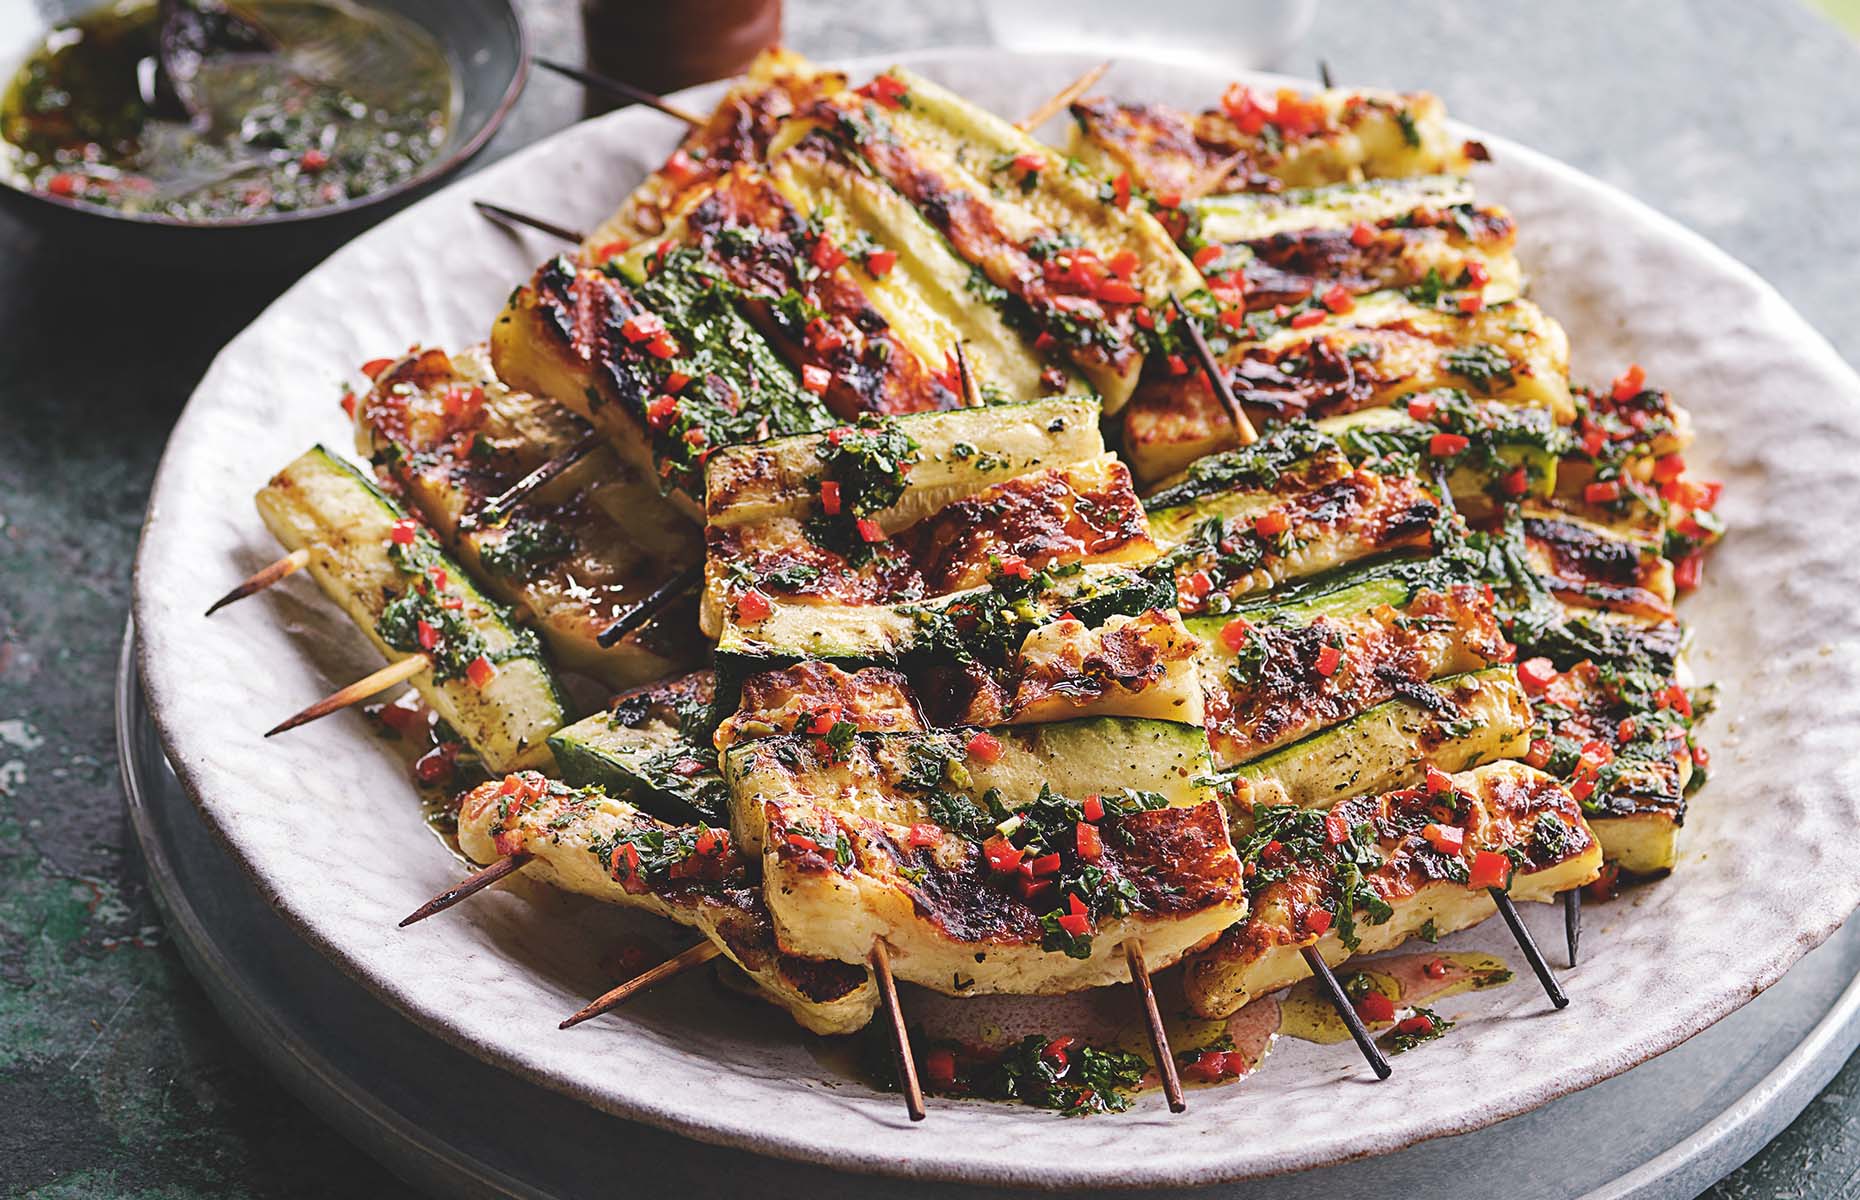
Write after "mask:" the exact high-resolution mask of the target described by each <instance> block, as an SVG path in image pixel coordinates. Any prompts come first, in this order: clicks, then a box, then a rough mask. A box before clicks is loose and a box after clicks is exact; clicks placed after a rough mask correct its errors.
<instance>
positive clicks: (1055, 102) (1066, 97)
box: [1014, 58, 1111, 133]
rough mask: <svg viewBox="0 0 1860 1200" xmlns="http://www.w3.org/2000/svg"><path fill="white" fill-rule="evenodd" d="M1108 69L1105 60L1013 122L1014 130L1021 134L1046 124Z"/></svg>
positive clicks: (1109, 63)
mask: <svg viewBox="0 0 1860 1200" xmlns="http://www.w3.org/2000/svg"><path fill="white" fill-rule="evenodd" d="M1110 69H1111V60H1110V59H1108V58H1107V59H1105V60H1104V61H1103V62H1101V63H1099V64H1098V65H1097V66H1095V67H1093V68H1092V69H1091V70H1089V71H1087V72H1085V73H1084V74H1083V75H1081V76H1079V77H1078V78H1077V79H1074V80H1073V81H1072V82H1071V83H1068V84H1067V85H1066V86H1065V87H1062V88H1060V89H1059V90H1058V91H1057V92H1055V93H1053V96H1052V98H1051V99H1050V100H1048V101H1047V102H1046V103H1045V104H1042V105H1040V107H1038V108H1036V109H1034V110H1033V111H1032V112H1030V113H1028V114H1027V115H1026V116H1025V117H1022V118H1021V119H1020V120H1018V121H1016V122H1014V128H1016V129H1018V130H1020V131H1021V132H1022V133H1026V132H1027V131H1028V130H1032V129H1038V128H1039V127H1040V126H1042V125H1044V124H1046V122H1047V121H1048V120H1049V119H1051V118H1052V116H1053V114H1055V113H1057V112H1058V111H1059V110H1060V109H1062V108H1064V107H1066V106H1067V105H1069V104H1071V103H1072V102H1073V101H1074V100H1077V99H1078V98H1079V97H1080V96H1083V95H1084V94H1085V89H1086V88H1089V87H1090V86H1091V85H1092V84H1094V83H1097V82H1098V81H1099V80H1100V79H1103V78H1104V73H1105V72H1106V71H1108V70H1110Z"/></svg>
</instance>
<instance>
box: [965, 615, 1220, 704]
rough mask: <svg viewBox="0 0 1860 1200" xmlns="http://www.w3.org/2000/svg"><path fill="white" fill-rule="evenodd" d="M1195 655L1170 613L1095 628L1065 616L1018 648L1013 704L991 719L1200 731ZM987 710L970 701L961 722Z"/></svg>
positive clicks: (1113, 619)
mask: <svg viewBox="0 0 1860 1200" xmlns="http://www.w3.org/2000/svg"><path fill="white" fill-rule="evenodd" d="M1198 649H1199V643H1198V642H1197V641H1196V640H1195V637H1194V635H1192V634H1190V633H1189V632H1188V629H1187V627H1186V626H1185V625H1184V624H1183V623H1182V618H1181V616H1180V614H1178V613H1176V612H1175V611H1174V610H1166V609H1157V608H1152V609H1149V610H1147V611H1144V612H1140V613H1137V614H1135V615H1134V616H1124V615H1116V616H1110V617H1106V618H1105V620H1104V622H1103V623H1102V624H1101V625H1099V626H1098V627H1096V628H1093V627H1091V626H1088V625H1086V624H1085V622H1083V621H1081V620H1079V619H1078V618H1076V617H1068V616H1063V615H1062V616H1061V617H1060V618H1059V619H1058V620H1057V621H1054V622H1052V623H1051V624H1048V625H1043V626H1040V627H1039V628H1037V629H1035V630H1034V631H1033V632H1032V633H1029V634H1028V635H1027V637H1026V640H1024V641H1023V642H1021V644H1020V650H1019V652H1018V653H1017V654H1016V655H1015V659H1014V669H1013V682H1014V691H1013V698H1012V699H1011V700H1010V701H1009V704H1008V707H1007V708H1006V709H1004V710H1002V711H1000V712H999V713H990V714H988V715H990V716H991V717H994V718H995V719H998V720H1004V721H1008V722H1011V723H1013V724H1016V725H1025V724H1034V723H1038V722H1041V721H1064V720H1069V719H1070V718H1073V717H1077V716H1082V715H1084V714H1086V713H1090V714H1092V715H1094V716H1128V717H1150V718H1157V719H1163V720H1170V721H1182V722H1186V723H1188V724H1190V725H1200V724H1201V723H1202V721H1203V720H1204V713H1205V705H1204V701H1203V698H1202V692H1201V683H1200V679H1199V677H1198V675H1197V672H1196V670H1195V662H1196V657H1195V656H1196V651H1197V650H1198ZM985 704H986V700H978V701H977V702H974V703H972V704H971V709H970V711H969V712H967V713H964V714H963V717H964V719H965V720H967V719H969V718H972V717H976V716H979V715H981V712H980V711H979V710H981V709H982V707H983V705H985Z"/></svg>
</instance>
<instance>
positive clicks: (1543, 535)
mask: <svg viewBox="0 0 1860 1200" xmlns="http://www.w3.org/2000/svg"><path fill="white" fill-rule="evenodd" d="M1521 508H1522V512H1521V523H1522V533H1523V540H1524V546H1525V557H1526V560H1527V561H1528V562H1529V563H1530V565H1531V567H1532V569H1533V570H1535V571H1536V573H1537V577H1538V579H1539V580H1540V581H1541V582H1542V583H1543V585H1544V586H1545V587H1547V588H1548V589H1549V590H1550V594H1551V595H1553V596H1555V597H1556V598H1557V600H1559V601H1561V602H1562V603H1563V604H1565V605H1568V606H1573V607H1577V608H1598V609H1604V610H1606V611H1609V612H1617V613H1623V614H1627V615H1629V616H1633V617H1637V618H1642V619H1646V620H1653V621H1658V620H1664V619H1668V618H1670V617H1671V616H1672V615H1673V565H1672V564H1671V563H1670V562H1668V561H1667V560H1666V559H1665V558H1664V557H1663V556H1662V555H1661V553H1660V551H1661V549H1662V548H1663V546H1664V539H1663V533H1664V531H1663V530H1662V529H1660V528H1659V527H1658V526H1657V525H1656V526H1655V527H1654V528H1652V529H1644V528H1643V529H1640V530H1635V529H1634V528H1633V527H1632V526H1631V525H1626V524H1622V525H1616V526H1613V527H1611V526H1609V525H1607V524H1603V523H1600V522H1597V521H1592V520H1585V519H1584V518H1582V517H1580V516H1577V515H1575V514H1573V513H1568V512H1564V511H1562V510H1560V509H1558V508H1556V507H1553V506H1551V505H1550V504H1547V503H1544V502H1541V501H1526V502H1525V503H1524V504H1523V505H1522V506H1521ZM1655 519H1656V520H1657V519H1658V518H1657V517H1656V518H1655Z"/></svg>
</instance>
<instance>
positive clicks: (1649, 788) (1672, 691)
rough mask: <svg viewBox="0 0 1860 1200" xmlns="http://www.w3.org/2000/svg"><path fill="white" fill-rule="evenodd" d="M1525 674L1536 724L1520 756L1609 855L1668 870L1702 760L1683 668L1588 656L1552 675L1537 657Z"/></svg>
mask: <svg viewBox="0 0 1860 1200" xmlns="http://www.w3.org/2000/svg"><path fill="white" fill-rule="evenodd" d="M1669 624H1671V623H1670V622H1669ZM1672 636H1673V638H1674V639H1675V640H1676V639H1677V637H1678V632H1677V627H1676V626H1674V628H1673V632H1672ZM1524 673H1525V674H1526V675H1527V676H1528V679H1529V681H1528V683H1527V685H1526V686H1527V688H1528V689H1529V690H1530V692H1531V693H1532V709H1533V711H1534V713H1535V714H1536V719H1537V725H1536V728H1535V730H1534V731H1533V734H1532V741H1531V746H1530V750H1529V753H1528V755H1526V756H1523V757H1525V758H1526V761H1528V762H1530V763H1531V764H1532V765H1534V766H1539V767H1542V768H1544V769H1545V770H1547V771H1549V772H1551V773H1552V774H1554V775H1556V776H1557V777H1558V778H1560V779H1562V780H1564V782H1565V785H1566V786H1568V787H1569V788H1570V791H1571V793H1572V794H1573V795H1574V796H1575V797H1576V799H1577V800H1578V801H1580V802H1581V804H1582V811H1583V813H1584V814H1585V815H1586V816H1587V817H1588V820H1589V824H1590V825H1591V826H1592V827H1593V828H1594V830H1595V834H1596V836H1597V837H1598V838H1600V839H1601V843H1602V853H1603V854H1604V855H1605V856H1606V857H1607V858H1608V860H1609V861H1611V862H1615V863H1617V864H1619V865H1620V867H1621V869H1622V870H1624V871H1629V872H1632V873H1634V874H1637V875H1650V874H1657V873H1660V872H1663V871H1668V870H1671V869H1672V867H1673V865H1674V863H1675V862H1677V861H1678V855H1679V831H1680V827H1681V826H1682V825H1684V823H1685V816H1686V797H1687V794H1688V793H1689V792H1690V791H1691V790H1692V788H1693V786H1694V783H1695V781H1694V779H1693V773H1694V769H1695V764H1697V763H1702V762H1704V761H1705V753H1704V751H1703V749H1702V748H1701V747H1700V746H1699V745H1698V743H1697V740H1696V736H1695V733H1694V726H1695V724H1696V723H1697V721H1698V720H1699V719H1701V718H1703V716H1704V712H1703V711H1702V709H1701V708H1695V700H1694V697H1695V695H1696V696H1699V697H1700V699H1699V701H1698V703H1699V704H1701V705H1702V704H1703V694H1702V693H1695V692H1693V691H1691V690H1689V689H1687V688H1686V687H1685V686H1684V685H1683V684H1681V683H1680V682H1679V678H1680V676H1681V674H1682V673H1683V666H1678V665H1676V667H1675V669H1674V670H1671V671H1666V670H1660V669H1658V666H1657V664H1655V663H1654V662H1651V661H1647V660H1636V659H1626V660H1617V661H1614V662H1607V663H1603V664H1600V665H1598V664H1597V663H1596V662H1594V661H1591V660H1587V659H1585V660H1583V661H1582V662H1579V663H1576V664H1575V665H1573V666H1571V667H1570V668H1569V669H1568V670H1566V671H1561V672H1556V671H1554V668H1553V667H1552V665H1551V663H1550V662H1549V660H1548V659H1539V660H1534V661H1532V662H1530V663H1529V664H1527V667H1526V669H1525V671H1524Z"/></svg>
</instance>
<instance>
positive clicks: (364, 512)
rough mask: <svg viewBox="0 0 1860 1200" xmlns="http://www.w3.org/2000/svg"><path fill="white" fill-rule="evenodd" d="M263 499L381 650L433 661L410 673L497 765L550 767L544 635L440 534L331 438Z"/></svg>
mask: <svg viewBox="0 0 1860 1200" xmlns="http://www.w3.org/2000/svg"><path fill="white" fill-rule="evenodd" d="M257 504H258V512H259V516H260V517H262V518H263V519H264V522H265V525H266V526H267V527H268V528H269V529H270V530H271V532H272V533H273V534H274V535H275V536H276V537H277V539H278V541H280V542H281V543H283V544H284V546H285V548H286V549H289V550H308V551H309V552H310V562H309V564H308V570H309V572H310V575H311V578H313V579H315V580H316V581H317V583H318V584H319V585H320V586H321V587H322V589H323V591H324V592H325V593H326V594H327V595H328V596H329V598H330V599H331V600H333V601H335V602H336V604H337V606H338V607H340V608H341V609H342V610H343V612H345V613H347V614H348V616H349V619H350V620H352V621H354V622H355V624H356V625H357V626H359V627H360V628H361V630H362V632H363V634H365V635H366V636H367V638H368V640H369V641H370V642H373V643H374V645H375V648H376V649H377V650H379V651H380V652H381V653H382V655H383V656H385V657H386V658H388V659H389V660H399V659H403V658H406V657H408V656H409V655H414V654H427V655H428V656H429V657H430V658H431V659H432V661H433V665H432V666H430V667H428V668H427V669H426V670H423V671H420V672H419V673H418V674H416V675H414V676H413V677H412V679H411V680H410V682H411V683H412V685H413V687H414V688H415V689H416V690H417V691H418V692H419V693H420V696H421V697H422V698H423V699H424V700H425V701H426V702H427V704H429V705H431V706H432V708H433V711H434V712H436V713H438V714H439V717H440V719H441V720H443V721H445V722H446V723H448V724H449V725H451V726H452V728H453V729H455V730H457V731H458V734H459V736H460V737H462V738H464V739H465V743H466V744H467V745H468V746H470V747H471V748H472V749H473V750H474V751H476V752H477V754H478V756H479V757H480V758H482V759H483V760H484V763H485V765H486V766H487V767H488V768H489V769H490V770H492V771H500V772H501V771H507V770H514V769H516V768H518V767H524V766H542V765H546V764H548V762H549V747H548V745H547V738H548V736H549V735H550V734H552V733H554V732H555V731H556V730H557V729H560V728H561V727H562V725H563V724H564V722H565V721H566V715H565V711H564V704H563V701H562V695H561V693H560V691H559V690H558V689H557V687H556V681H555V676H554V674H553V673H552V672H551V671H550V670H549V667H548V664H547V663H545V662H544V661H543V657H542V647H541V644H540V643H539V641H538V639H537V637H536V635H535V633H533V632H531V631H530V630H527V629H522V628H519V627H518V626H516V625H515V624H513V623H512V621H511V619H510V611H509V610H508V609H506V608H505V607H504V606H503V605H501V604H499V603H498V602H497V601H495V600H493V599H491V598H490V597H489V596H487V595H485V594H484V593H483V592H481V591H479V590H478V587H477V585H476V584H474V583H473V582H472V580H471V577H470V576H469V575H468V574H467V573H466V572H465V570H464V568H463V567H461V566H460V565H459V564H458V563H457V562H456V561H455V560H453V559H452V558H451V557H450V556H448V555H447V554H446V552H445V551H444V550H443V549H441V548H440V545H439V542H438V541H437V540H436V539H435V538H434V537H433V535H432V533H431V532H430V531H428V530H427V529H426V528H425V527H423V526H421V525H419V524H418V523H417V522H416V521H414V520H413V518H411V517H409V516H408V515H407V513H406V511H405V510H403V509H402V508H401V507H400V506H399V505H398V504H396V503H395V502H394V501H392V500H390V499H388V497H387V496H386V495H385V494H384V493H383V492H382V491H381V489H380V488H378V487H376V486H375V484H374V483H373V482H372V481H371V480H370V479H369V478H368V477H367V476H366V475H364V474H362V472H360V471H359V470H357V469H356V468H354V467H352V466H350V465H349V464H348V463H346V462H343V461H342V460H341V459H338V458H337V457H336V456H334V455H333V454H331V453H330V452H329V451H328V450H325V449H324V448H323V447H321V446H317V447H314V448H313V449H311V450H309V451H307V452H306V453H304V454H303V455H301V456H299V457H298V458H297V459H296V460H294V461H293V462H292V463H291V464H290V465H289V466H287V467H285V468H284V469H283V470H282V471H280V472H278V474H277V475H275V476H273V477H272V480H271V482H270V483H268V484H266V485H265V487H264V488H263V489H261V490H260V491H259V493H258V496H257ZM429 641H430V644H428V643H429ZM473 676H476V677H477V680H478V681H477V682H474V680H473Z"/></svg>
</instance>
